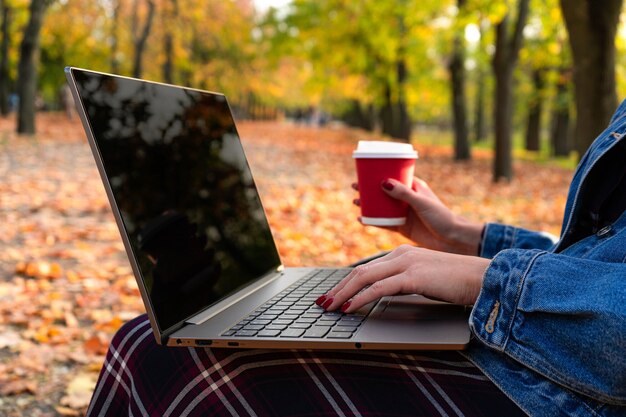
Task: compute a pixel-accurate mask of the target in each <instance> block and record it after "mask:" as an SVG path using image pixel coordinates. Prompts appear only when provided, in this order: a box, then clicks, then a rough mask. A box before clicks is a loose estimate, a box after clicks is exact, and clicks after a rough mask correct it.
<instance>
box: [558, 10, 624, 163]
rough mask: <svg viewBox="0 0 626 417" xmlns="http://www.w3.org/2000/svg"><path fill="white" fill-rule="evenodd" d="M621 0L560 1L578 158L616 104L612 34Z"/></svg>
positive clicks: (605, 122)
mask: <svg viewBox="0 0 626 417" xmlns="http://www.w3.org/2000/svg"><path fill="white" fill-rule="evenodd" d="M621 8H622V0H604V1H602V4H601V5H599V4H598V3H597V2H596V1H593V0H561V10H562V12H563V17H564V20H565V26H566V27H567V31H568V33H569V40H570V47H571V50H572V57H573V61H574V91H575V101H576V133H575V137H574V141H575V143H576V150H577V151H578V155H579V157H582V155H583V153H584V152H585V151H586V150H587V148H588V147H589V145H591V143H592V142H593V140H594V139H595V137H596V135H597V134H598V133H600V132H601V131H602V130H604V129H605V128H606V126H607V124H608V122H609V120H610V119H611V116H612V114H613V112H614V111H615V107H616V106H617V95H616V91H615V35H616V32H617V24H618V22H619V17H620V12H621Z"/></svg>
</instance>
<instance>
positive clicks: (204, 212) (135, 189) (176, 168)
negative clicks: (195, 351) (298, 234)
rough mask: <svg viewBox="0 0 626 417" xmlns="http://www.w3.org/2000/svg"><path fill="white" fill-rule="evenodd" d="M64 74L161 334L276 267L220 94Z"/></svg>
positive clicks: (272, 246) (87, 74) (103, 76)
mask: <svg viewBox="0 0 626 417" xmlns="http://www.w3.org/2000/svg"><path fill="white" fill-rule="evenodd" d="M72 73H73V75H74V79H75V81H76V86H77V88H78V94H79V96H80V98H81V102H82V105H83V107H84V110H85V113H86V115H87V119H88V121H89V124H90V125H91V130H92V134H93V137H94V140H95V143H96V146H97V150H98V152H99V154H100V157H101V160H102V163H103V166H104V170H105V172H106V177H107V181H108V183H109V185H110V187H111V190H112V193H113V197H114V199H115V202H114V204H115V205H116V206H117V208H118V210H119V212H120V214H121V218H122V222H123V226H124V228H125V233H126V234H127V236H128V238H129V241H130V245H131V249H132V252H133V256H134V257H135V260H136V262H137V264H138V266H139V269H140V271H141V279H142V280H143V284H144V287H145V289H146V292H147V293H148V294H149V298H150V303H151V304H152V310H153V312H154V314H155V317H156V321H157V323H158V326H159V328H160V330H161V331H165V330H167V329H168V328H170V327H172V326H174V325H175V324H177V323H179V322H181V321H183V320H185V319H186V318H188V317H190V316H192V315H194V314H196V313H198V312H199V311H201V310H202V309H203V308H204V307H208V306H210V305H211V304H214V303H215V302H216V301H218V300H220V299H222V298H224V297H225V296H227V295H229V294H231V293H233V292H234V291H235V290H237V289H238V288H241V287H242V286H244V285H246V284H248V283H250V282H252V281H254V280H255V279H257V278H259V277H261V276H262V275H264V274H266V273H268V272H270V271H272V270H275V269H276V268H277V267H279V266H280V259H279V256H278V252H277V250H276V246H275V244H274V241H273V239H272V236H271V232H270V229H269V225H268V223H267V219H266V217H265V213H264V211H263V208H262V206H261V202H260V199H259V195H258V193H257V189H256V187H255V184H254V181H253V179H252V175H251V173H250V169H249V167H248V163H247V161H246V158H245V155H244V152H243V148H242V145H241V142H240V139H239V136H238V134H237V130H236V128H235V125H234V122H233V118H232V115H231V111H230V108H229V106H228V103H227V102H226V99H225V97H224V96H223V95H220V94H215V93H208V92H201V91H197V90H190V89H185V88H181V87H174V86H169V85H163V84H155V83H150V82H145V81H140V80H134V79H128V78H122V77H116V76H110V75H106V74H99V73H92V72H86V71H82V70H76V69H73V70H72Z"/></svg>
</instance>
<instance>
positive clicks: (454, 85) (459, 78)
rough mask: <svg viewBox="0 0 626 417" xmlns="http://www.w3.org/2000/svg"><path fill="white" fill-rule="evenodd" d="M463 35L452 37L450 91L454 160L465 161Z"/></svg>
mask: <svg viewBox="0 0 626 417" xmlns="http://www.w3.org/2000/svg"><path fill="white" fill-rule="evenodd" d="M464 4H465V0H458V8H459V10H461V8H462V7H463V6H464ZM463 35H464V34H463V33H457V34H455V36H454V41H453V42H454V46H453V49H452V56H451V58H450V65H449V67H448V69H449V71H450V82H451V85H450V87H451V88H450V90H451V93H452V100H451V103H452V115H453V119H454V120H453V125H454V159H455V160H457V161H467V160H469V159H470V158H471V155H470V146H469V139H468V129H467V105H466V99H465V50H464V49H465V48H464V45H463V39H464V38H463Z"/></svg>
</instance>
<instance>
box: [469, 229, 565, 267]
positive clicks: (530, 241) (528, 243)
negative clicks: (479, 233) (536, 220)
mask: <svg viewBox="0 0 626 417" xmlns="http://www.w3.org/2000/svg"><path fill="white" fill-rule="evenodd" d="M557 240H558V238H557V237H556V236H553V235H551V234H549V233H544V232H535V231H532V230H527V229H522V228H519V227H513V226H508V225H503V224H499V223H487V224H486V225H485V230H484V232H483V238H482V242H481V249H480V254H479V255H480V256H481V257H483V258H493V257H494V256H495V255H496V254H497V253H498V252H500V251H501V250H503V249H511V248H518V249H545V250H548V249H549V248H551V247H552V246H554V244H555V243H556V242H557Z"/></svg>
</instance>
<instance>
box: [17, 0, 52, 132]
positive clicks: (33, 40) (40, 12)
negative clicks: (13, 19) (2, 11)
mask: <svg viewBox="0 0 626 417" xmlns="http://www.w3.org/2000/svg"><path fill="white" fill-rule="evenodd" d="M47 3H48V2H47V1H46V0H31V2H30V7H29V11H30V17H29V19H28V23H27V24H26V29H25V30H24V37H23V38H22V43H21V45H20V60H19V64H18V79H17V94H18V96H19V100H20V101H19V106H18V115H17V133H20V134H31V135H32V134H34V133H35V111H36V108H35V101H36V98H37V59H38V57H37V55H38V53H39V33H40V31H41V25H42V23H43V18H44V14H45V12H46V7H47V5H48V4H47Z"/></svg>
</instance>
